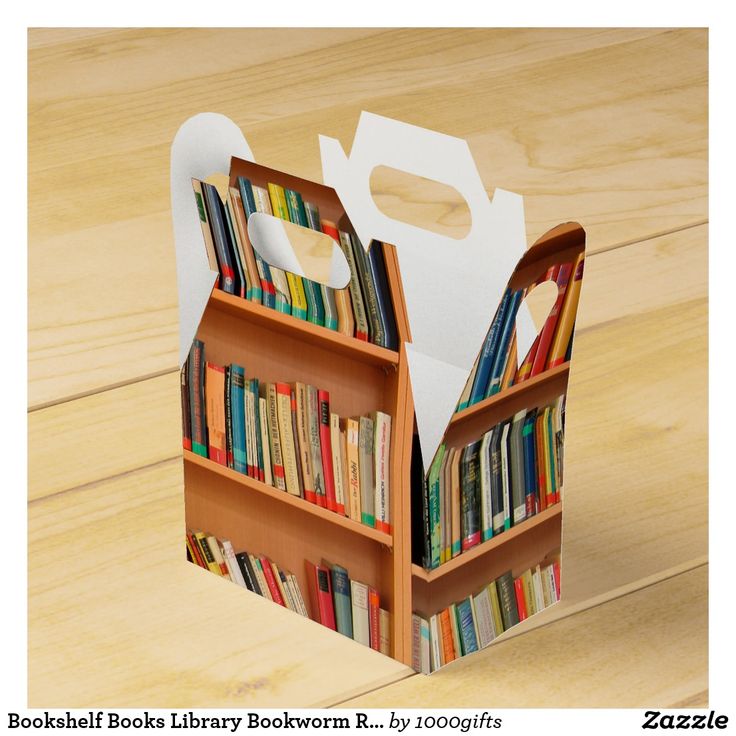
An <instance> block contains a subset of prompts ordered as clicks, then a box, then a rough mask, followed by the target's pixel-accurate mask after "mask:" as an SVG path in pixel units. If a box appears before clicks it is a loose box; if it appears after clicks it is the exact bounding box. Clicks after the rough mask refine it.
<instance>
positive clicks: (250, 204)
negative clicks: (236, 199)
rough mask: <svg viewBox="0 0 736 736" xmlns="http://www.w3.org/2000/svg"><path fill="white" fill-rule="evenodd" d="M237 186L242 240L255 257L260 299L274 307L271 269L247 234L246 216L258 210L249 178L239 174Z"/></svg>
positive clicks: (274, 298) (274, 294) (264, 303)
mask: <svg viewBox="0 0 736 736" xmlns="http://www.w3.org/2000/svg"><path fill="white" fill-rule="evenodd" d="M238 188H239V190H240V201H241V206H242V207H243V212H244V214H245V222H244V223H243V234H244V241H246V242H247V243H248V244H249V246H250V249H251V251H252V253H253V257H254V259H255V264H256V271H257V272H258V278H259V279H260V282H261V301H262V302H263V305H264V306H266V307H269V308H270V309H274V308H275V307H276V289H275V287H274V285H273V280H272V278H271V269H270V267H269V265H268V263H266V262H265V261H264V260H263V258H261V255H260V254H259V253H258V251H257V250H256V249H255V248H253V245H252V243H251V242H250V236H249V235H248V227H247V225H248V218H249V217H250V216H251V215H252V214H253V213H254V212H258V209H257V207H256V200H255V196H254V194H253V186H252V184H251V182H250V180H249V179H246V178H245V177H242V176H239V177H238Z"/></svg>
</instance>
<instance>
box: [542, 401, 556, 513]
mask: <svg viewBox="0 0 736 736" xmlns="http://www.w3.org/2000/svg"><path fill="white" fill-rule="evenodd" d="M551 411H552V409H551V408H550V407H549V406H546V407H545V408H544V422H543V424H542V429H543V431H544V478H545V485H546V486H547V489H546V491H547V499H548V501H549V499H550V498H551V497H552V494H553V493H554V485H553V483H552V471H553V466H552V462H551V461H550V456H549V413H550V412H551Z"/></svg>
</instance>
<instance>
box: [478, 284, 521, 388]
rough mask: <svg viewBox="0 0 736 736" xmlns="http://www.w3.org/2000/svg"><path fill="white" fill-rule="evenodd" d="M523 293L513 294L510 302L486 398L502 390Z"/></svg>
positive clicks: (516, 292)
mask: <svg viewBox="0 0 736 736" xmlns="http://www.w3.org/2000/svg"><path fill="white" fill-rule="evenodd" d="M522 294H523V291H522V290H521V289H519V290H518V291H515V292H513V294H512V295H511V298H510V300H509V303H508V306H507V309H506V314H505V315H504V320H503V330H502V331H501V339H500V340H499V342H498V348H497V349H496V355H495V357H494V359H493V368H492V369H491V380H490V383H489V385H488V389H487V391H486V396H485V398H488V397H489V396H493V395H494V394H497V393H498V392H499V391H500V390H501V378H503V369H504V368H505V366H506V354H507V353H508V351H509V343H510V342H511V335H512V334H513V332H514V327H516V313H517V312H518V311H519V306H520V305H521V297H522Z"/></svg>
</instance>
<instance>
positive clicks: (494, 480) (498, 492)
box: [490, 425, 504, 534]
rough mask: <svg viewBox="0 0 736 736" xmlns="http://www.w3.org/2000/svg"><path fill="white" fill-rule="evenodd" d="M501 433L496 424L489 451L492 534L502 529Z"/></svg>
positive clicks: (498, 532)
mask: <svg viewBox="0 0 736 736" xmlns="http://www.w3.org/2000/svg"><path fill="white" fill-rule="evenodd" d="M501 434H502V426H501V425H497V426H496V427H494V428H493V430H492V438H491V451H490V465H491V511H492V514H493V517H492V524H493V534H500V533H501V532H502V531H503V529H504V501H503V480H502V478H501Z"/></svg>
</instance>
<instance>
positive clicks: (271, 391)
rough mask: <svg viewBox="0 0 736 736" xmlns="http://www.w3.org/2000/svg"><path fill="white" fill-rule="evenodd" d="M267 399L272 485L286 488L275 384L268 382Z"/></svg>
mask: <svg viewBox="0 0 736 736" xmlns="http://www.w3.org/2000/svg"><path fill="white" fill-rule="evenodd" d="M266 391H267V400H268V433H269V440H270V445H271V465H272V467H273V480H274V485H275V486H276V488H278V489H279V490H282V491H285V490H286V471H285V468H284V458H283V455H282V452H281V431H280V428H279V411H278V404H279V402H278V393H277V391H276V384H275V383H269V384H268V385H267V388H266Z"/></svg>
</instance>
